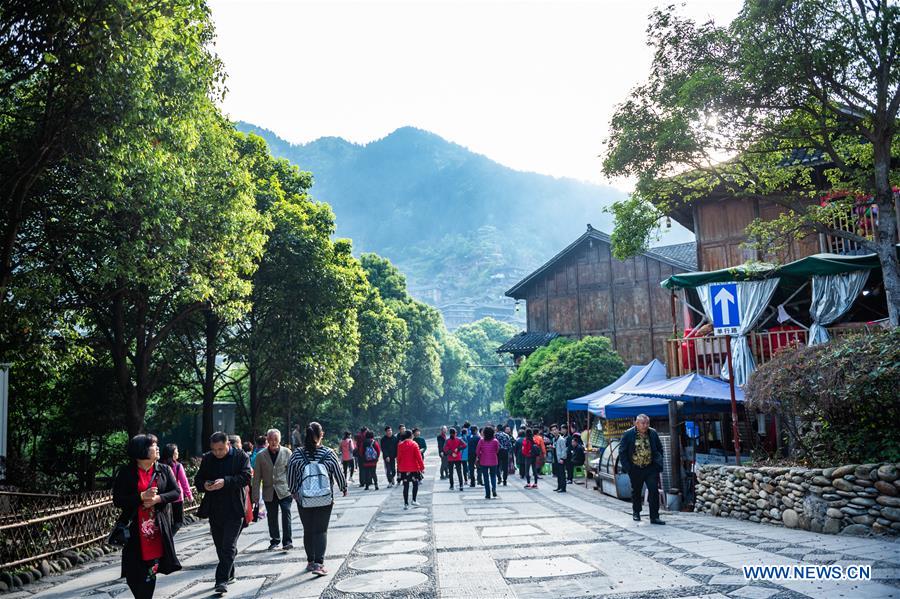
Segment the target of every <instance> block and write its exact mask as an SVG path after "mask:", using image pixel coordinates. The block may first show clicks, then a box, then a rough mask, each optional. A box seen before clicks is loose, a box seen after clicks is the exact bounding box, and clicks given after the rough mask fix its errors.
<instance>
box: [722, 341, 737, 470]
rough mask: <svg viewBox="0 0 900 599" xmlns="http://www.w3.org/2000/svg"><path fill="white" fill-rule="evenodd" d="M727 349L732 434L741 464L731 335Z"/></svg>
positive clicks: (726, 344)
mask: <svg viewBox="0 0 900 599" xmlns="http://www.w3.org/2000/svg"><path fill="white" fill-rule="evenodd" d="M725 351H726V352H727V353H728V390H729V391H730V392H731V434H732V437H733V438H734V463H735V464H736V465H738V466H740V465H741V438H740V434H739V433H738V413H737V398H736V397H735V395H734V365H733V364H732V363H731V335H725Z"/></svg>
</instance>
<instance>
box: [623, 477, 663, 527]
mask: <svg viewBox="0 0 900 599" xmlns="http://www.w3.org/2000/svg"><path fill="white" fill-rule="evenodd" d="M628 478H629V479H630V480H631V510H632V511H633V512H634V513H635V514H640V513H641V507H643V505H644V485H647V491H648V495H649V497H648V501H649V503H650V519H651V520H656V519H657V518H659V472H657V470H656V468H655V467H653V466H648V467H646V468H639V467H637V466H632V467H631V470H629V471H628Z"/></svg>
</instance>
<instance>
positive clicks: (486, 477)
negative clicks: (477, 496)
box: [478, 466, 497, 499]
mask: <svg viewBox="0 0 900 599" xmlns="http://www.w3.org/2000/svg"><path fill="white" fill-rule="evenodd" d="M478 470H479V471H480V474H481V480H483V481H484V497H485V499H490V497H491V493H493V494H494V495H497V466H479V467H478Z"/></svg>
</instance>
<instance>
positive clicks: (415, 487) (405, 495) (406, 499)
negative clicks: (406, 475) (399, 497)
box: [403, 479, 419, 505]
mask: <svg viewBox="0 0 900 599" xmlns="http://www.w3.org/2000/svg"><path fill="white" fill-rule="evenodd" d="M411 482H412V489H413V501H415V500H416V495H418V494H419V481H418V480H415V479H414V480H412V481H411ZM409 484H410V480H409V479H406V480H404V481H403V503H404V504H405V505H409Z"/></svg>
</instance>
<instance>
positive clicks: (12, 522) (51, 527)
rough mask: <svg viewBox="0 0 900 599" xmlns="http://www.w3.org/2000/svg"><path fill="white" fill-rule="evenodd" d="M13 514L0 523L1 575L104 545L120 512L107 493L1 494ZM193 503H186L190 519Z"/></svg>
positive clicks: (196, 505)
mask: <svg viewBox="0 0 900 599" xmlns="http://www.w3.org/2000/svg"><path fill="white" fill-rule="evenodd" d="M0 500H2V502H3V505H5V506H6V507H7V508H9V507H12V506H15V507H16V509H15V510H14V511H7V512H5V513H3V514H2V520H0V571H2V570H5V569H14V568H16V567H22V566H26V565H28V564H32V563H36V562H39V561H40V560H42V559H46V558H48V557H51V556H54V555H58V554H60V553H62V552H64V551H71V550H77V549H81V548H83V547H87V546H89V545H96V544H100V543H103V542H105V541H106V539H107V537H108V536H109V533H110V531H111V530H112V527H113V524H115V522H116V519H117V518H118V517H119V513H120V510H119V509H118V508H116V507H115V506H114V505H113V503H112V491H96V492H93V493H83V494H80V495H68V496H61V495H36V494H28V493H10V492H4V493H3V496H2V497H0ZM197 507H199V502H198V501H196V500H195V501H190V502H187V501H186V502H185V504H184V511H185V513H189V512H191V511H193V510H196V509H197Z"/></svg>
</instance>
